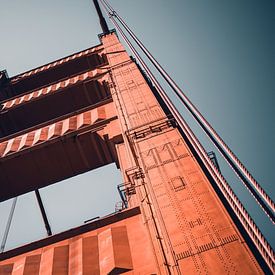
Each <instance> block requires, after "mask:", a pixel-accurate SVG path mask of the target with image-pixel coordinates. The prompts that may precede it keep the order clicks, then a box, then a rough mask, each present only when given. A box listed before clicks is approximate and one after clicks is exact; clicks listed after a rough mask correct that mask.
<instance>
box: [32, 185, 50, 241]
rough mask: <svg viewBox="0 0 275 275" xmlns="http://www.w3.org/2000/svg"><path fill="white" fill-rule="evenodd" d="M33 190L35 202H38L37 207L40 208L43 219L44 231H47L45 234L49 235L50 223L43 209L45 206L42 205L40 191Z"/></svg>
mask: <svg viewBox="0 0 275 275" xmlns="http://www.w3.org/2000/svg"><path fill="white" fill-rule="evenodd" d="M34 192H35V196H36V199H37V202H38V206H39V209H40V212H41V215H42V218H43V221H44V225H45V228H46V231H47V235H48V236H51V235H52V230H51V226H50V223H49V220H48V217H47V214H46V211H45V208H44V205H43V202H42V199H41V196H40V193H39V190H38V189H35V190H34Z"/></svg>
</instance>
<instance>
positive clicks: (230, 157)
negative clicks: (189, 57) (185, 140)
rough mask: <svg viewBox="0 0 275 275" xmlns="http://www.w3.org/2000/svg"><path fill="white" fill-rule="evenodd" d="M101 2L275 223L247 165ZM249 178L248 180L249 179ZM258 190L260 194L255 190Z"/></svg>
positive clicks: (268, 200)
mask: <svg viewBox="0 0 275 275" xmlns="http://www.w3.org/2000/svg"><path fill="white" fill-rule="evenodd" d="M100 1H101V3H102V4H103V2H104V4H105V5H106V6H107V7H108V9H109V11H110V12H111V14H112V16H114V17H116V18H117V19H118V21H119V22H120V23H121V24H122V26H123V27H124V28H125V29H126V31H127V32H128V33H129V34H130V36H131V37H132V38H133V40H134V41H135V42H136V43H137V45H138V46H139V47H140V48H141V50H142V51H143V52H144V53H145V55H146V56H147V57H148V58H149V60H150V61H151V62H152V63H153V65H154V66H155V67H156V69H157V70H158V71H159V72H160V74H161V75H162V76H163V77H164V79H165V80H166V81H167V82H168V84H169V85H170V87H171V88H172V89H173V91H174V92H175V93H176V94H177V96H178V97H179V98H180V100H181V101H182V102H183V104H184V105H185V106H186V108H187V109H188V110H189V112H190V113H191V114H192V116H193V117H194V118H195V120H196V121H197V122H198V123H199V125H200V126H201V127H202V129H203V130H204V131H205V133H206V134H207V136H208V137H209V138H210V139H211V141H212V142H213V143H214V145H215V146H216V147H217V148H218V150H219V151H220V153H221V154H222V156H223V157H224V158H225V159H226V161H227V162H228V163H229V165H230V166H231V168H232V169H233V170H234V172H235V173H236V174H237V175H238V177H240V179H241V181H242V182H243V183H244V185H245V186H246V188H247V189H248V190H249V191H250V193H251V194H252V196H253V197H254V198H255V200H256V201H257V202H258V204H259V205H260V207H261V208H262V209H263V211H264V212H265V213H266V215H267V216H268V217H269V218H270V219H271V221H272V222H273V223H274V220H275V218H274V211H275V204H274V202H273V201H272V200H271V198H270V197H269V196H268V194H267V193H266V192H265V191H264V189H263V188H262V187H261V186H260V184H259V183H258V182H257V181H256V180H255V179H254V178H253V176H252V175H251V174H250V173H249V171H248V170H247V169H246V167H245V166H244V165H243V164H242V163H241V161H240V160H239V159H238V158H237V156H236V155H235V154H234V153H233V152H232V151H231V150H230V148H229V147H228V146H227V145H226V143H225V142H224V141H223V140H222V138H221V137H220V136H219V135H218V134H217V132H216V131H215V130H214V129H213V127H212V126H211V125H210V124H209V122H208V121H207V120H206V119H205V118H204V117H203V115H202V114H201V113H200V112H199V110H198V109H197V108H196V107H195V106H194V105H193V103H192V102H191V101H190V100H189V98H188V97H187V96H186V95H185V94H184V93H183V91H182V90H181V89H180V88H179V87H178V85H177V84H176V83H175V82H174V80H173V79H172V78H171V77H170V76H169V75H168V73H167V72H166V71H165V70H164V69H163V68H162V66H161V65H160V64H159V63H158V62H157V61H156V60H155V58H154V57H153V56H152V55H151V53H150V52H149V51H148V50H147V49H146V47H145V46H144V45H143V44H142V42H141V41H140V40H139V39H138V38H137V37H136V35H135V34H134V33H133V32H132V31H131V29H130V28H129V27H128V26H127V24H126V23H125V21H124V20H123V19H122V18H121V17H120V16H119V15H118V13H117V12H116V11H115V10H114V9H113V8H112V7H111V6H110V4H109V3H108V2H107V1H106V0H100ZM247 180H248V181H247ZM251 185H252V186H253V187H254V188H255V190H257V192H258V194H260V196H261V197H260V196H259V195H258V194H257V193H256V192H255V190H254V188H253V187H252V186H251ZM263 200H264V202H265V203H266V204H267V205H268V206H269V207H270V209H271V210H270V209H269V208H268V207H267V206H266V204H265V203H264V202H263Z"/></svg>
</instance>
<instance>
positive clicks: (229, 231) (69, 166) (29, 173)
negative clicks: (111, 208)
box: [0, 32, 263, 275]
mask: <svg viewBox="0 0 275 275" xmlns="http://www.w3.org/2000/svg"><path fill="white" fill-rule="evenodd" d="M2 76H3V77H2V78H1V79H2V80H3V81H2V83H1V87H0V88H1V90H0V91H1V93H0V100H1V103H2V109H1V113H0V114H1V116H0V121H1V123H0V125H1V127H0V133H1V139H0V188H1V194H0V199H1V201H3V200H6V199H8V198H11V197H14V196H17V195H19V194H23V193H26V192H28V191H31V190H35V189H38V188H41V187H44V186H47V185H50V184H53V183H56V182H58V181H60V180H62V179H65V178H68V177H71V176H74V175H77V174H79V173H84V172H86V171H89V170H91V169H94V168H97V167H100V166H103V165H106V164H108V163H111V162H116V164H117V166H118V167H119V169H120V171H121V173H122V176H123V179H124V183H123V184H122V185H121V187H120V188H121V189H122V193H123V194H124V195H125V197H123V200H124V207H123V209H122V210H120V211H118V212H117V213H115V214H113V215H110V216H107V217H105V218H102V219H99V220H96V221H93V222H90V223H88V224H85V225H83V226H80V227H78V228H74V229H72V230H69V231H66V232H63V233H60V234H57V235H54V236H51V237H48V238H46V239H43V240H40V241H36V242H34V243H31V244H28V245H25V246H23V247H19V248H16V249H14V250H11V251H7V252H5V253H2V255H1V254H0V255H1V256H0V257H1V259H2V261H1V263H0V274H1V275H3V274H13V275H15V274H16V275H19V274H27V275H32V274H41V275H44V274H72V275H75V274H101V275H105V274H122V273H123V274H240V273H243V274H263V271H262V269H261V268H260V266H259V264H258V262H257V260H256V259H255V257H254V255H253V254H252V252H251V250H250V248H249V247H248V245H247V243H246V240H245V239H244V237H243V236H242V235H241V234H240V231H239V230H238V228H237V226H236V225H235V222H234V221H233V220H232V218H231V216H230V215H229V213H228V210H227V209H226V208H225V206H224V205H223V202H222V200H221V198H220V197H219V196H218V195H217V193H216V191H215V190H214V187H215V186H214V182H213V179H212V178H211V177H210V176H209V174H208V173H207V172H206V170H205V169H204V166H203V165H202V163H201V162H200V160H199V158H198V156H197V155H196V154H195V153H194V150H193V149H192V146H191V145H190V143H189V142H188V139H187V138H186V136H185V135H184V132H182V131H181V130H180V129H178V127H177V124H176V122H175V120H174V119H173V117H172V116H171V114H170V113H169V110H168V109H167V108H166V106H165V104H164V103H163V102H162V101H161V100H160V99H159V97H158V96H157V95H156V93H155V90H154V88H153V87H152V86H151V85H150V83H148V81H147V79H146V78H145V77H144V75H143V74H142V72H141V71H140V69H139V67H138V66H137V64H136V63H135V62H134V61H133V60H132V59H131V58H130V57H129V55H128V54H127V52H126V51H125V49H124V47H123V46H122V44H121V43H120V42H119V40H118V38H117V36H116V33H115V32H110V33H105V34H103V35H102V36H101V44H100V45H98V46H95V47H93V48H90V49H87V50H84V51H82V52H79V53H76V54H74V55H71V56H68V57H65V58H63V59H60V60H57V61H55V62H52V63H50V64H47V65H44V66H42V67H39V68H36V69H33V70H31V71H28V72H26V73H23V74H20V75H18V76H15V77H13V78H11V79H8V78H6V79H5V77H4V74H2ZM32 114H35V115H32ZM15 171H16V172H15ZM2 190H3V191H2ZM126 205H127V208H126V207H125V206H126Z"/></svg>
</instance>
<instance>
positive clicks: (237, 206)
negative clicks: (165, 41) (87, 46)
mask: <svg viewBox="0 0 275 275" xmlns="http://www.w3.org/2000/svg"><path fill="white" fill-rule="evenodd" d="M102 5H103V7H104V9H105V10H106V12H107V14H109V16H110V20H111V21H112V23H113V24H114V26H115V28H116V29H117V30H118V31H119V33H120V34H121V36H122V38H123V39H124V41H125V42H126V44H127V45H128V47H129V48H130V50H131V51H132V53H133V54H134V55H135V56H136V58H137V60H138V61H139V62H140V64H141V65H142V66H143V68H144V70H145V71H146V73H147V75H148V76H149V77H150V79H151V81H152V82H153V84H154V85H155V86H156V88H157V91H158V92H159V94H160V96H161V98H162V99H163V100H164V102H165V103H166V104H167V106H168V108H169V109H170V111H171V113H172V114H173V116H174V117H175V119H176V121H177V122H178V124H179V125H180V127H181V128H182V129H183V131H184V134H185V135H186V136H187V138H188V140H189V141H190V143H191V144H192V146H193V148H194V150H195V151H196V153H197V154H198V156H199V157H200V159H201V160H202V162H203V163H204V165H205V167H206V168H207V170H208V171H209V173H210V175H211V176H212V178H213V179H214V180H215V182H216V183H217V186H218V188H219V189H220V191H221V192H222V194H223V195H224V197H225V198H226V200H227V202H228V203H229V205H230V206H231V208H232V209H234V212H235V214H236V216H237V217H238V219H239V221H240V222H241V224H242V225H243V227H244V228H245V230H246V232H247V234H248V235H249V236H250V238H251V240H252V241H253V243H254V245H255V246H256V247H257V249H258V250H259V252H260V253H261V255H262V257H263V259H264V260H265V262H266V263H267V265H268V267H269V268H270V270H273V265H274V253H273V250H272V248H271V247H270V245H269V244H268V242H267V241H266V240H265V238H264V236H263V235H262V233H261V231H260V230H259V229H258V227H257V226H256V224H255V223H254V221H253V220H252V218H251V217H250V215H249V214H248V213H247V211H246V210H245V208H244V207H243V205H242V203H241V202H240V201H239V199H238V197H237V196H236V195H235V194H234V192H233V190H232V189H231V187H230V186H229V184H228V183H227V182H226V180H225V179H224V178H223V176H222V175H221V174H220V172H219V171H218V169H217V167H216V166H215V165H214V164H213V162H212V161H211V160H210V159H209V157H208V155H207V153H206V151H205V150H204V148H203V146H202V145H201V144H200V142H199V141H198V139H197V138H196V136H195V135H194V133H193V132H192V130H191V129H190V127H189V126H188V124H187V123H186V122H185V121H184V119H183V118H182V117H181V115H180V113H179V112H178V111H177V109H176V108H175V106H174V105H173V103H172V101H171V100H170V98H169V97H168V96H167V95H166V93H165V92H164V90H163V88H162V87H161V85H160V84H159V83H158V81H157V80H156V78H155V77H154V75H153V74H152V72H151V71H150V69H149V68H148V66H147V65H146V63H145V62H144V60H143V59H142V58H141V56H140V55H139V53H138V52H137V51H136V50H135V48H134V46H133V45H132V44H131V42H130V41H129V39H128V38H127V37H126V35H125V34H124V32H123V30H122V29H121V28H120V27H119V25H118V24H117V22H116V21H115V20H114V18H113V14H112V13H110V12H108V10H107V8H106V7H105V5H104V3H102Z"/></svg>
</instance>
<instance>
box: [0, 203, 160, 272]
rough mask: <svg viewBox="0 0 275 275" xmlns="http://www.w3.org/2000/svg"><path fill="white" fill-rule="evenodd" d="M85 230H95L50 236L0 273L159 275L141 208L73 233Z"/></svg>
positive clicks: (5, 262) (1, 267)
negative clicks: (58, 239)
mask: <svg viewBox="0 0 275 275" xmlns="http://www.w3.org/2000/svg"><path fill="white" fill-rule="evenodd" d="M85 228H93V229H90V230H89V231H88V232H86V233H78V234H77V235H75V236H74V234H73V233H72V232H70V231H68V232H67V233H65V234H67V235H69V236H70V235H71V236H70V237H67V238H66V239H64V240H61V241H56V240H54V238H55V237H54V236H53V237H50V238H48V243H50V244H49V245H46V246H43V247H40V248H37V249H33V250H31V251H29V252H25V253H23V254H20V255H18V256H14V257H11V258H9V259H6V260H3V261H2V262H1V263H0V274H1V275H4V274H5V275H14V274H25V275H32V274H41V275H45V274H56V275H57V274H58V275H60V274H71V275H75V274H83V275H84V274H85V275H91V274H93V275H97V274H98V275H99V274H102V275H103V274H104V275H105V274H159V270H158V267H157V263H156V261H155V257H154V253H153V252H152V250H151V249H150V241H149V238H148V233H147V231H146V228H145V227H144V225H143V220H142V216H141V214H140V211H139V209H138V208H135V209H129V210H126V211H123V212H120V213H117V214H114V215H112V216H109V217H106V218H103V219H101V220H100V221H96V222H93V223H91V224H90V225H89V224H88V225H85V226H83V227H79V228H75V229H73V230H75V231H76V232H81V231H84V232H85V230H87V229H85ZM62 234H63V235H64V233H62ZM62 234H60V236H59V237H60V238H63V236H62ZM37 245H38V246H39V243H38V244H37ZM25 249H26V250H27V249H28V247H27V246H26V247H25ZM14 253H16V251H14Z"/></svg>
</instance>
